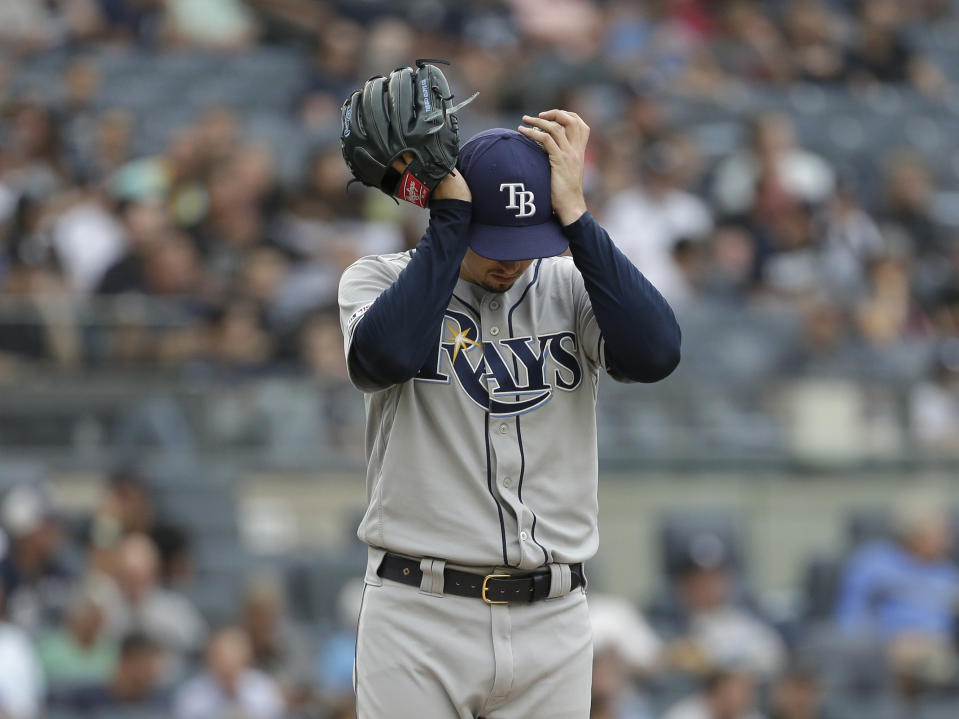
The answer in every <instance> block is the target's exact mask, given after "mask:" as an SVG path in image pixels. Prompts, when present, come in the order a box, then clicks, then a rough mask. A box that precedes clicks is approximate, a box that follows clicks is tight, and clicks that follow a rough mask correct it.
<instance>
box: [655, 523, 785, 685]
mask: <svg viewBox="0 0 959 719" xmlns="http://www.w3.org/2000/svg"><path fill="white" fill-rule="evenodd" d="M735 583H736V577H735V574H734V571H733V567H732V566H731V564H730V557H729V549H728V548H727V547H726V546H725V544H724V543H723V541H722V540H721V539H720V538H719V537H718V536H716V535H715V534H695V535H693V536H691V537H690V538H689V540H688V543H687V546H686V548H685V555H684V557H683V559H682V562H681V566H680V567H679V575H678V577H677V578H676V590H677V591H676V594H675V596H670V597H668V598H664V600H663V601H662V602H661V603H659V604H656V605H654V606H653V607H652V608H651V609H650V620H651V622H652V623H653V626H654V627H655V628H656V629H657V630H658V631H659V632H660V633H661V634H662V635H663V638H664V639H665V640H666V641H667V643H668V646H667V649H666V651H665V653H664V661H665V663H666V664H667V665H668V666H670V667H671V668H673V669H675V670H678V671H682V672H686V673H691V674H698V675H702V674H706V673H708V672H710V671H712V670H713V669H715V668H716V667H719V666H726V665H728V664H730V663H735V664H736V666H740V667H742V668H743V669H744V670H748V671H749V672H751V673H755V674H757V675H759V676H771V675H773V674H775V673H776V672H778V671H779V670H780V668H781V667H782V665H783V661H784V659H785V646H784V644H783V641H782V639H781V638H780V636H779V635H778V634H777V633H776V631H775V630H774V629H773V628H772V627H771V626H769V625H768V624H767V623H766V622H764V621H763V619H762V618H761V617H759V616H758V614H757V613H756V612H753V611H751V610H750V609H749V608H748V606H747V604H746V603H745V602H744V601H742V600H741V599H740V598H738V597H737V590H736V586H735Z"/></svg>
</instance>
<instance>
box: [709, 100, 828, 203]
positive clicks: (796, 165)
mask: <svg viewBox="0 0 959 719" xmlns="http://www.w3.org/2000/svg"><path fill="white" fill-rule="evenodd" d="M833 184H834V180H833V171H832V169H831V168H830V167H829V165H828V164H826V162H825V161H824V160H823V159H822V158H820V157H818V156H817V155H814V154H812V153H810V152H807V151H806V150H803V149H802V148H800V147H798V146H797V145H796V137H795V131H794V129H793V126H792V123H791V121H790V120H789V118H787V117H785V116H784V115H780V114H777V113H772V112H770V113H761V114H759V115H757V116H755V117H754V118H752V120H751V121H750V125H749V145H748V147H746V148H744V149H742V150H740V151H738V152H735V153H733V154H732V155H730V156H729V157H727V158H725V159H724V160H723V161H722V162H721V163H720V164H719V166H718V167H717V168H716V174H715V177H714V180H713V185H712V196H713V200H714V202H715V205H716V207H717V209H718V210H719V211H720V212H721V213H722V214H723V215H726V216H729V215H733V216H743V215H749V216H751V217H752V218H753V220H754V221H756V222H768V221H770V220H773V219H775V218H776V217H777V216H778V215H779V214H780V213H781V212H782V211H783V210H785V209H789V208H793V207H795V206H796V205H797V204H799V203H805V204H807V205H812V204H816V203H819V202H822V201H824V200H825V199H826V198H827V197H828V196H829V195H830V193H831V192H832V189H833Z"/></svg>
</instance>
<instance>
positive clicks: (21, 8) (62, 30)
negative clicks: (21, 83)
mask: <svg viewBox="0 0 959 719" xmlns="http://www.w3.org/2000/svg"><path fill="white" fill-rule="evenodd" d="M99 27H100V14H99V12H98V8H97V5H96V2H95V1H94V0H4V2H3V5H2V6H0V45H6V44H9V45H10V47H11V48H12V49H13V50H16V51H18V52H23V53H29V52H34V51H38V50H44V49H47V48H51V47H54V46H56V45H61V44H65V43H67V42H70V41H73V40H87V39H90V38H91V37H93V36H94V35H95V34H96V33H97V31H98V30H99Z"/></svg>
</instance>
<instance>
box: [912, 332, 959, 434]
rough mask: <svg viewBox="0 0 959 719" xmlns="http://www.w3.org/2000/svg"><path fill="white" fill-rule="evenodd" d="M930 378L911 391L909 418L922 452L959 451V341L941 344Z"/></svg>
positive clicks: (946, 341) (954, 339) (933, 362)
mask: <svg viewBox="0 0 959 719" xmlns="http://www.w3.org/2000/svg"><path fill="white" fill-rule="evenodd" d="M932 364H933V369H932V371H931V372H930V376H929V377H928V378H927V379H925V380H923V381H922V382H919V383H918V384H917V385H916V386H915V387H913V388H912V390H911V392H910V394H909V416H910V422H911V425H912V427H913V434H914V436H915V439H916V441H917V442H918V444H919V447H920V449H921V450H933V451H939V452H945V451H949V450H953V451H955V450H956V449H959V339H956V338H955V337H953V338H950V339H948V340H945V341H943V342H942V344H941V346H940V347H939V348H938V350H937V351H936V353H935V357H934V359H933V361H932Z"/></svg>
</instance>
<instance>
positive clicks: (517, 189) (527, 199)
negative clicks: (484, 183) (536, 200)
mask: <svg viewBox="0 0 959 719" xmlns="http://www.w3.org/2000/svg"><path fill="white" fill-rule="evenodd" d="M506 188H508V189H509V204H508V205H507V206H506V209H507V210H519V212H517V213H516V216H517V217H529V216H530V215H532V214H533V213H534V212H536V205H534V204H533V191H532V190H527V189H526V185H524V184H523V183H522V182H504V183H503V184H502V185H500V186H499V191H500V192H502V191H503V190H504V189H506ZM517 201H518V204H517Z"/></svg>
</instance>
